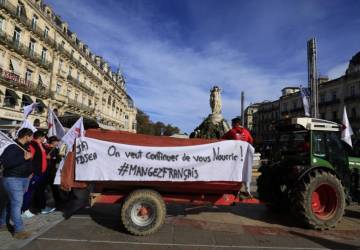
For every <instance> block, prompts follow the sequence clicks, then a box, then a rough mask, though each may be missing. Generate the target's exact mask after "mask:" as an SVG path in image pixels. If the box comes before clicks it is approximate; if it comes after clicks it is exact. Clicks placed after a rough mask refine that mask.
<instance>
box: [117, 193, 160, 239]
mask: <svg viewBox="0 0 360 250" xmlns="http://www.w3.org/2000/svg"><path fill="white" fill-rule="evenodd" d="M165 216H166V206H165V202H164V200H163V199H162V197H161V196H160V194H159V193H158V192H156V191H153V190H150V189H139V190H135V191H133V192H131V193H130V194H129V196H128V197H127V198H126V199H125V201H124V203H123V205H122V207H121V220H122V223H123V225H124V227H125V228H126V230H127V231H128V232H129V233H131V234H134V235H138V236H145V235H149V234H152V233H154V232H156V231H157V230H159V229H160V227H161V226H162V225H163V224H164V221H165Z"/></svg>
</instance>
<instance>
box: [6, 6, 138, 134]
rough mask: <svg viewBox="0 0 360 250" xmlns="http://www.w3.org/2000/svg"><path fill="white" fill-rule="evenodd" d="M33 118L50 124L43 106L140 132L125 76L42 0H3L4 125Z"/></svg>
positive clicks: (61, 112) (60, 113)
mask: <svg viewBox="0 0 360 250" xmlns="http://www.w3.org/2000/svg"><path fill="white" fill-rule="evenodd" d="M33 102H37V103H40V106H41V107H40V108H39V111H38V112H37V113H35V114H33V115H31V116H30V117H29V118H30V119H31V120H34V119H36V118H38V119H40V122H41V127H46V114H47V109H45V107H51V108H52V109H54V110H57V112H58V114H59V116H64V115H65V116H66V115H72V114H73V115H82V116H84V117H88V118H91V119H94V120H96V121H97V122H98V123H99V125H100V127H103V128H107V129H121V130H127V131H131V132H135V131H136V113H137V111H136V108H135V107H134V103H133V101H132V99H131V97H130V96H129V95H128V94H127V93H126V89H125V80H124V77H123V76H122V74H121V73H120V72H119V71H118V72H113V71H112V70H111V68H110V67H109V64H108V63H107V62H106V61H105V60H104V59H103V58H102V57H101V56H98V55H95V54H94V53H92V52H91V51H90V50H89V48H88V46H87V45H86V44H85V43H84V42H83V41H81V40H80V39H79V38H78V37H77V35H76V33H74V32H71V31H70V29H69V26H68V24H67V23H66V22H65V21H63V20H61V19H60V18H59V16H57V15H56V14H55V13H54V12H53V10H52V9H51V7H49V6H48V5H45V4H43V2H42V1H41V0H21V1H20V0H19V1H18V0H0V125H16V124H19V123H21V121H22V120H23V115H22V107H23V106H25V105H28V104H31V103H33Z"/></svg>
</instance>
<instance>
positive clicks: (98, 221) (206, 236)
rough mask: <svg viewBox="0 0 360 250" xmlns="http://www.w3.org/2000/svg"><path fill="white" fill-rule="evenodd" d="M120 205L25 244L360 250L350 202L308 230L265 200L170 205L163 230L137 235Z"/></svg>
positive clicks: (359, 220) (100, 208)
mask: <svg viewBox="0 0 360 250" xmlns="http://www.w3.org/2000/svg"><path fill="white" fill-rule="evenodd" d="M119 210H120V207H119V206H118V205H96V206H95V207H93V208H92V209H89V210H88V211H83V214H78V215H75V216H73V217H72V218H70V219H69V220H66V221H62V222H60V223H59V224H57V225H56V226H54V227H53V228H51V229H50V230H48V231H47V232H45V233H43V234H42V235H40V236H39V237H38V238H36V239H35V240H33V241H32V242H30V243H29V244H27V245H26V246H25V247H24V248H23V249H26V250H35V249H52V250H53V249H54V250H55V249H66V248H69V249H70V248H73V249H74V248H76V249H77V250H81V249H104V248H106V249H107V250H110V249H120V248H121V249H229V248H233V249H280V250H281V249H306V250H309V249H318V250H319V249H360V209H359V207H358V206H356V207H355V206H354V207H350V208H349V209H347V211H346V216H345V218H344V220H343V221H342V222H341V223H340V224H339V225H338V227H337V228H336V229H335V230H329V231H323V232H321V231H314V230H306V229H302V228H301V227H300V226H299V225H297V224H296V222H294V220H293V219H292V218H291V217H290V216H288V215H281V214H273V213H269V212H268V210H267V209H266V207H264V206H263V205H245V204H243V205H237V206H233V207H220V208H218V207H195V208H194V207H186V206H180V205H171V206H168V216H167V218H166V223H165V225H164V226H163V227H162V228H161V230H160V231H159V232H157V233H155V234H153V235H151V236H147V237H136V236H132V235H129V234H127V233H126V232H125V231H124V229H123V228H121V226H120V215H119Z"/></svg>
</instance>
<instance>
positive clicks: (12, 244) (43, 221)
mask: <svg viewBox="0 0 360 250" xmlns="http://www.w3.org/2000/svg"><path fill="white" fill-rule="evenodd" d="M61 221H63V217H62V213H61V212H55V213H51V214H40V215H37V216H34V217H32V218H29V219H24V224H25V230H26V231H29V232H31V233H32V236H31V237H30V238H29V239H26V240H16V239H14V238H13V237H12V235H11V233H10V232H8V231H7V232H0V243H1V244H0V249H1V250H3V249H7V250H10V249H11V250H12V249H20V248H22V247H24V246H25V245H26V244H28V243H29V242H30V241H32V240H33V239H35V238H36V237H38V236H39V235H41V234H42V233H44V232H45V231H47V230H49V229H50V228H51V227H53V226H55V225H56V224H58V223H60V222H61Z"/></svg>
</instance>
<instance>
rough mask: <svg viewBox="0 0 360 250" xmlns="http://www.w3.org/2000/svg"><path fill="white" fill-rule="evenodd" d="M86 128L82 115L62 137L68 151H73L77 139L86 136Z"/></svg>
mask: <svg viewBox="0 0 360 250" xmlns="http://www.w3.org/2000/svg"><path fill="white" fill-rule="evenodd" d="M84 135H85V129H84V123H83V118H82V117H80V118H79V119H78V120H77V121H76V122H75V124H74V125H73V126H72V127H71V128H70V129H69V131H68V132H67V133H66V134H65V135H64V137H63V138H61V141H62V143H65V144H66V145H67V148H68V151H69V152H71V151H72V146H73V145H74V143H75V139H76V138H79V137H84Z"/></svg>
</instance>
